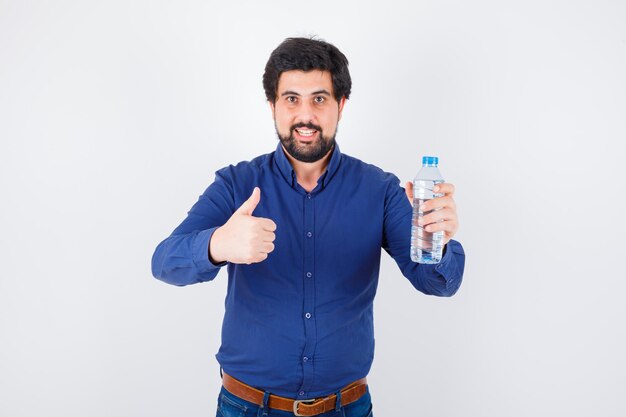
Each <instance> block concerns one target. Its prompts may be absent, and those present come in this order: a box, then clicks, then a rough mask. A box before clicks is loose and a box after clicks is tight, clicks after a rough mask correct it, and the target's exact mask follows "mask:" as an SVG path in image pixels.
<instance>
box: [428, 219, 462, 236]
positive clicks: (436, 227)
mask: <svg viewBox="0 0 626 417" xmlns="http://www.w3.org/2000/svg"><path fill="white" fill-rule="evenodd" d="M457 228H458V225H457V222H456V221H455V220H444V221H442V222H437V223H431V224H429V225H428V226H426V227H424V230H425V231H427V232H429V233H434V232H441V231H444V232H446V233H448V235H449V236H450V237H452V235H454V233H456V230H457Z"/></svg>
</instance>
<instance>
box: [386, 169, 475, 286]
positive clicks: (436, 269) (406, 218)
mask: <svg viewBox="0 0 626 417" xmlns="http://www.w3.org/2000/svg"><path fill="white" fill-rule="evenodd" d="M389 175H390V176H391V178H392V181H390V184H389V186H388V187H387V191H386V195H385V215H384V216H385V218H384V224H383V243H382V247H383V249H385V251H386V252H387V253H388V254H389V255H391V257H392V258H393V259H394V260H395V261H396V263H397V264H398V267H399V268H400V270H401V271H402V274H403V275H404V276H405V277H406V278H408V280H409V281H410V282H411V284H412V285H413V286H414V287H415V288H416V289H417V290H419V291H421V292H423V293H424V294H428V295H435V296H440V297H450V296H452V295H454V294H455V293H456V292H457V290H458V289H459V287H460V286H461V281H462V279H463V270H464V268H465V251H464V250H463V246H461V243H459V242H458V241H456V240H453V239H451V240H450V241H449V242H448V243H447V244H446V245H445V246H444V253H443V257H442V259H441V262H439V263H438V264H420V263H416V262H413V261H412V260H411V254H410V251H411V222H412V215H413V208H412V207H411V203H409V201H408V199H407V198H406V193H405V190H404V188H403V187H401V186H400V185H399V183H400V180H399V179H398V178H397V177H396V176H395V175H392V174H389Z"/></svg>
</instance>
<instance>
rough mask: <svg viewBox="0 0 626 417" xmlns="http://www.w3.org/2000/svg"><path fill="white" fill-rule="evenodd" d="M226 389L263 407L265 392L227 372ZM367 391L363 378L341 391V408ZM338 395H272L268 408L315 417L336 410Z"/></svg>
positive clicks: (223, 374)
mask: <svg viewBox="0 0 626 417" xmlns="http://www.w3.org/2000/svg"><path fill="white" fill-rule="evenodd" d="M222 384H223V385H224V388H226V390H227V391H228V392H230V393H231V394H233V395H234V396H236V397H239V398H242V399H244V400H246V401H249V402H251V403H254V404H257V405H259V406H262V405H263V396H264V392H263V391H260V390H258V389H256V388H253V387H251V386H250V385H246V384H244V383H243V382H241V381H238V380H236V379H235V378H233V377H232V376H230V375H228V374H227V373H226V372H222ZM366 391H367V379H366V378H362V379H359V380H358V381H355V382H353V383H352V384H350V385H348V386H346V387H345V388H343V389H342V390H341V406H342V407H343V406H345V405H348V404H351V403H353V402H355V401H356V400H358V399H359V398H361V397H362V396H363V394H365V392H366ZM336 402H337V394H332V395H329V396H327V397H324V398H317V399H310V400H293V399H291V398H285V397H280V396H278V395H274V394H270V396H269V399H268V403H267V406H268V407H269V408H270V409H271V408H273V409H276V410H282V411H291V412H293V414H294V415H296V416H315V415H318V414H322V413H325V412H326V411H331V410H334V409H335V403H336Z"/></svg>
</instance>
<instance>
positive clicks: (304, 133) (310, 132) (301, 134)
mask: <svg viewBox="0 0 626 417" xmlns="http://www.w3.org/2000/svg"><path fill="white" fill-rule="evenodd" d="M294 133H295V136H296V138H297V139H298V140H300V141H301V142H311V141H312V140H313V139H315V138H316V137H317V136H318V133H319V132H318V131H317V130H316V129H305V128H300V129H294Z"/></svg>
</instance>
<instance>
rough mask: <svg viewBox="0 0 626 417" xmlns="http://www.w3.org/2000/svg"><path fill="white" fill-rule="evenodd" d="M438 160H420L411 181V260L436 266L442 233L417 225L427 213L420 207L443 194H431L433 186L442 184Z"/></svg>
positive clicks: (426, 157)
mask: <svg viewBox="0 0 626 417" xmlns="http://www.w3.org/2000/svg"><path fill="white" fill-rule="evenodd" d="M438 163H439V158H437V157H436V156H425V157H423V158H422V169H420V171H419V172H418V173H417V175H416V176H415V178H414V179H413V223H412V225H411V260H413V262H419V263H421V264H437V263H439V262H440V261H441V257H442V255H443V233H444V232H443V231H440V232H435V233H432V232H427V231H426V230H424V227H426V226H427V225H426V224H425V225H422V226H420V225H419V224H417V220H418V219H419V218H420V217H424V216H426V215H427V214H429V213H432V212H433V210H431V211H428V212H422V211H421V205H422V204H423V203H424V202H426V201H428V200H430V199H433V198H435V197H442V196H443V193H441V194H436V193H434V192H433V188H434V187H435V185H437V184H440V183H442V182H444V179H443V177H442V176H441V173H440V172H439V169H438V168H437V164H438Z"/></svg>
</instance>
